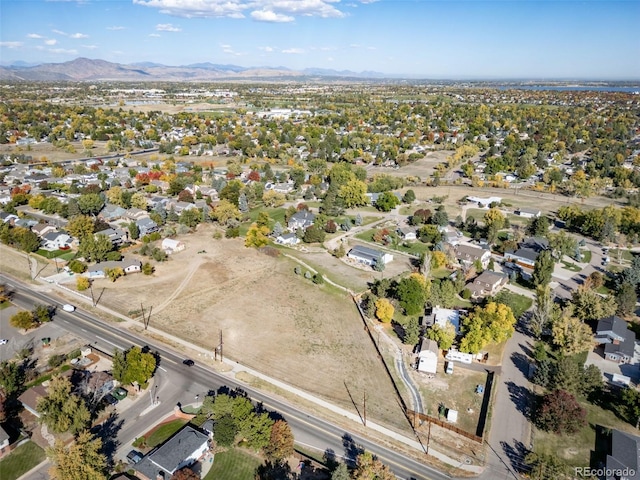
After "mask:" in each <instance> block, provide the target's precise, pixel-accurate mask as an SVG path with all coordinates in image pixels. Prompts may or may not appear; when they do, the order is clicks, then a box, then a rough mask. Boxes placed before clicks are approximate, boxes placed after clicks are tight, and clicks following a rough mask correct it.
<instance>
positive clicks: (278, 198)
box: [262, 190, 287, 207]
mask: <svg viewBox="0 0 640 480" xmlns="http://www.w3.org/2000/svg"><path fill="white" fill-rule="evenodd" d="M286 199H287V197H286V196H285V195H284V193H280V192H276V191H275V190H267V191H266V192H264V193H263V194H262V201H263V202H264V204H265V206H267V207H280V206H282V205H284V202H285V200H286Z"/></svg>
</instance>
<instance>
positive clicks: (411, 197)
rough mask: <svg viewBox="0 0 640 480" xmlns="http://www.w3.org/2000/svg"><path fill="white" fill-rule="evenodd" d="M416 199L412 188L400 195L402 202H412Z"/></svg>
mask: <svg viewBox="0 0 640 480" xmlns="http://www.w3.org/2000/svg"><path fill="white" fill-rule="evenodd" d="M415 199H416V193H415V192H414V191H413V190H407V191H406V193H405V194H404V196H403V197H402V201H403V202H404V203H412V202H414V201H415Z"/></svg>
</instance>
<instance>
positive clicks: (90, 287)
mask: <svg viewBox="0 0 640 480" xmlns="http://www.w3.org/2000/svg"><path fill="white" fill-rule="evenodd" d="M89 290H90V291H91V304H92V305H93V306H94V307H95V306H96V298H95V297H94V296H93V283H92V282H91V281H89Z"/></svg>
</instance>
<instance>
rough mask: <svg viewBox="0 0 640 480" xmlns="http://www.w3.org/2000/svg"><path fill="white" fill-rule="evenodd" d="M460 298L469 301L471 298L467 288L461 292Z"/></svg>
mask: <svg viewBox="0 0 640 480" xmlns="http://www.w3.org/2000/svg"><path fill="white" fill-rule="evenodd" d="M460 296H461V297H462V298H464V299H465V300H469V299H470V298H471V290H469V289H468V288H465V289H464V290H462V293H461V294H460Z"/></svg>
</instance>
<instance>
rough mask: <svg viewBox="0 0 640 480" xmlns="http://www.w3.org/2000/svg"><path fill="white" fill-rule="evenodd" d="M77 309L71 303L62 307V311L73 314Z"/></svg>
mask: <svg viewBox="0 0 640 480" xmlns="http://www.w3.org/2000/svg"><path fill="white" fill-rule="evenodd" d="M75 309H76V307H74V306H73V305H71V304H69V303H65V304H64V305H62V310H64V311H65V312H73V311H75Z"/></svg>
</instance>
